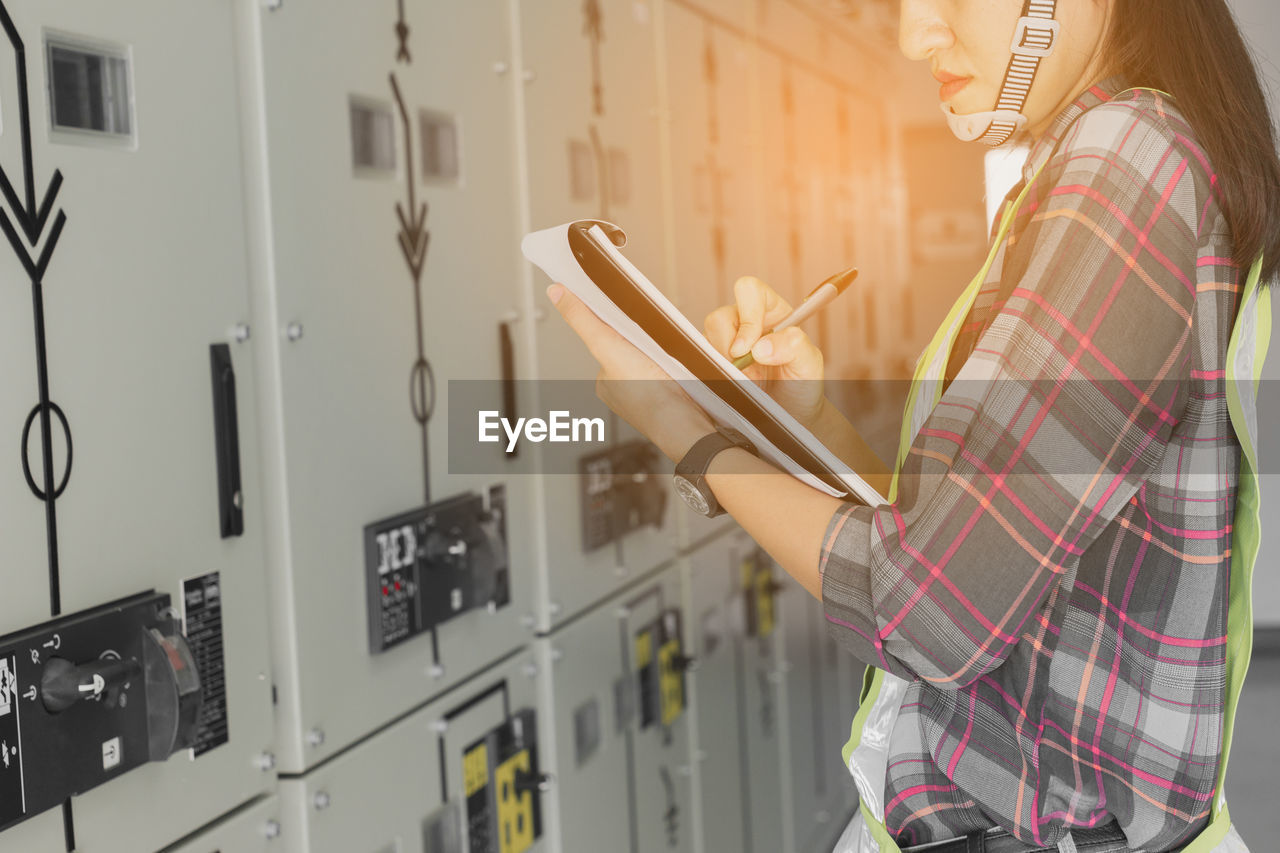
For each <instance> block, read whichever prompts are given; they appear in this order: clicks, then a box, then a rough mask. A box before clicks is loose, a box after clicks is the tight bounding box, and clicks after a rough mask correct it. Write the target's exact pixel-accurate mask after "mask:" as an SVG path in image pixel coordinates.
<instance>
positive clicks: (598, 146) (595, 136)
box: [587, 124, 610, 222]
mask: <svg viewBox="0 0 1280 853" xmlns="http://www.w3.org/2000/svg"><path fill="white" fill-rule="evenodd" d="M587 135H588V136H590V137H591V154H592V156H593V157H595V160H596V183H597V184H598V185H599V187H600V218H601V219H603V220H605V221H606V222H607V221H609V196H610V192H609V157H608V152H606V151H605V148H604V143H603V142H601V141H600V130H599V128H597V127H596V126H595V125H594V124H593V125H591V126H590V127H589V128H587Z"/></svg>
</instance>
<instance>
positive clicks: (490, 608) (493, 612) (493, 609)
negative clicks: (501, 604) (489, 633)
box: [484, 599, 498, 616]
mask: <svg viewBox="0 0 1280 853" xmlns="http://www.w3.org/2000/svg"><path fill="white" fill-rule="evenodd" d="M484 612H485V613H488V614H489V615H490V616H497V615H498V602H496V601H494V600H493V599H489V603H488V604H486V605H485V606H484Z"/></svg>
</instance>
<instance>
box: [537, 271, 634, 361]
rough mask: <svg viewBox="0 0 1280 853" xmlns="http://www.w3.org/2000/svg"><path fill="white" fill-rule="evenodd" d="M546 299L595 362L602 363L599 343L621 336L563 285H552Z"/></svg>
mask: <svg viewBox="0 0 1280 853" xmlns="http://www.w3.org/2000/svg"><path fill="white" fill-rule="evenodd" d="M547 297H548V298H549V299H550V300H551V302H552V304H553V305H555V306H556V310H557V311H559V312H560V316H561V317H564V319H565V321H566V322H567V323H568V324H569V328H571V329H573V330H574V331H575V332H577V334H578V337H580V338H582V340H583V342H584V343H585V344H586V345H587V349H589V350H590V351H591V355H592V356H594V357H595V359H596V361H599V362H603V361H604V358H602V356H603V355H604V353H603V352H602V351H600V345H601V342H602V341H610V340H612V339H613V338H615V337H621V336H620V335H618V333H617V332H615V331H614V330H613V329H612V328H611V327H610V326H609V324H608V323H606V322H604V321H603V320H601V319H600V318H599V317H597V316H596V315H595V314H594V313H593V312H592V310H591V309H590V308H588V307H587V306H586V304H585V303H584V302H583V301H582V300H581V299H579V298H578V297H576V296H574V295H573V294H572V293H570V292H569V289H568V288H567V287H565V286H564V285H563V284H553V285H551V286H550V287H548V288H547Z"/></svg>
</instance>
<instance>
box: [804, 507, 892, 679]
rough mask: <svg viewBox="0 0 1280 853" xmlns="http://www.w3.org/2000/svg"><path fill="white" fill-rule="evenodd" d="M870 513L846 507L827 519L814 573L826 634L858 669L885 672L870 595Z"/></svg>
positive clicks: (872, 512)
mask: <svg viewBox="0 0 1280 853" xmlns="http://www.w3.org/2000/svg"><path fill="white" fill-rule="evenodd" d="M874 519H875V510H874V509H872V508H871V507H868V506H863V505H861V504H853V503H846V504H844V505H842V506H841V507H840V508H839V509H838V510H836V512H835V514H834V515H833V516H832V517H831V521H830V522H829V523H828V524H827V533H826V536H825V537H824V538H823V542H822V556H821V561H820V562H819V564H818V572H819V575H820V576H821V578H822V611H823V616H824V617H825V619H826V623H827V631H828V632H829V633H830V634H831V636H832V637H833V638H834V639H835V640H836V642H837V643H839V645H840V646H841V647H842V648H844V649H845V650H846V651H848V652H850V653H851V654H853V655H854V657H856V658H858V659H859V660H860V661H862V662H863V663H865V664H867V665H869V666H875V667H879V668H881V669H890V666H889V662H888V660H887V659H886V658H885V654H884V647H883V645H882V643H881V642H880V632H879V625H878V622H877V620H876V613H875V601H874V599H873V598H872V595H871V543H872V541H873V537H875V535H876V534H875V530H874V528H873V525H874Z"/></svg>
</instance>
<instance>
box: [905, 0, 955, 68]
mask: <svg viewBox="0 0 1280 853" xmlns="http://www.w3.org/2000/svg"><path fill="white" fill-rule="evenodd" d="M900 6H901V8H900V10H899V13H898V48H899V49H900V50H901V51H902V54H903V56H905V57H907V59H928V58H929V57H930V56H932V55H933V54H934V53H936V52H937V51H939V50H946V49H947V48H949V47H951V46H952V45H953V44H955V40H956V36H955V33H953V32H952V31H951V27H950V26H948V25H947V21H946V15H945V9H944V8H943V6H944V3H942V2H940V0H900Z"/></svg>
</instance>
